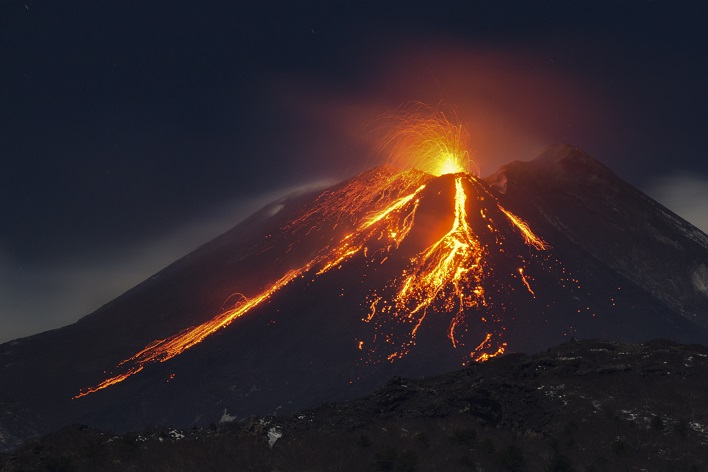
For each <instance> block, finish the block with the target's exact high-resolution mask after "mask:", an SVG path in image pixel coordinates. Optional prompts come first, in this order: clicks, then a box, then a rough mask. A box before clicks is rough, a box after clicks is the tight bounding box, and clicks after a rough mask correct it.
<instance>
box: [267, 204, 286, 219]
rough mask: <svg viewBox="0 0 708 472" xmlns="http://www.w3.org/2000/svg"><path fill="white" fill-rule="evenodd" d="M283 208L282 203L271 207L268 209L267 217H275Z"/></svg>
mask: <svg viewBox="0 0 708 472" xmlns="http://www.w3.org/2000/svg"><path fill="white" fill-rule="evenodd" d="M283 208H285V205H283V204H282V203H280V204H277V205H273V206H272V207H270V208H269V209H268V217H271V216H275V215H277V214H278V213H280V211H281V210H282V209H283Z"/></svg>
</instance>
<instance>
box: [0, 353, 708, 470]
mask: <svg viewBox="0 0 708 472" xmlns="http://www.w3.org/2000/svg"><path fill="white" fill-rule="evenodd" d="M707 397H708V347H705V346H698V345H681V344H677V343H673V342H669V341H652V342H648V343H644V344H642V345H638V344H627V343H617V342H605V341H596V340H588V341H575V342H568V343H565V344H562V345H560V346H558V347H554V348H552V349H548V350H545V351H543V352H541V353H539V354H535V355H531V356H528V355H523V354H511V355H507V356H503V357H499V358H495V359H490V360H489V361H488V362H485V363H473V364H471V365H470V366H468V367H466V368H464V369H462V370H458V371H455V372H451V373H447V374H443V375H440V376H434V377H429V378H425V379H405V378H401V377H395V378H393V379H391V380H390V381H389V382H387V383H386V384H385V385H383V386H382V387H380V388H378V389H376V391H374V392H373V393H372V394H370V395H367V396H366V397H363V398H360V399H356V400H350V401H347V402H341V403H328V404H326V405H323V406H322V407H319V408H316V409H312V410H304V411H300V412H297V413H294V414H290V415H280V416H276V417H264V418H250V419H249V420H248V421H245V422H226V423H222V424H219V425H211V426H210V427H206V428H198V427H193V428H190V429H186V430H181V429H175V428H165V429H148V430H143V431H140V432H133V433H129V434H125V435H121V436H117V435H114V434H110V433H105V432H101V431H98V430H95V429H93V428H89V427H86V426H81V425H73V426H71V427H67V428H64V429H62V430H61V431H58V432H55V433H52V434H49V435H47V436H45V437H42V438H41V439H38V440H35V441H32V442H31V443H30V444H27V445H26V446H24V447H22V448H21V449H19V450H17V451H16V452H14V453H13V454H8V455H6V456H4V457H3V456H2V455H1V454H0V470H3V471H7V472H10V471H19V470H76V471H92V470H102V471H109V470H116V471H122V470H193V471H202V470H203V471H219V470H253V471H264V472H266V471H272V470H282V471H291V470H292V471H295V470H341V471H352V472H353V471H386V470H401V471H404V470H405V471H420V472H422V471H439V470H446V471H467V470H501V471H514V470H529V471H536V470H538V471H541V470H551V471H572V470H575V471H584V470H590V471H625V470H686V471H700V470H706V467H708V455H707V454H706V453H705V450H706V443H708V401H707V400H708V398H707Z"/></svg>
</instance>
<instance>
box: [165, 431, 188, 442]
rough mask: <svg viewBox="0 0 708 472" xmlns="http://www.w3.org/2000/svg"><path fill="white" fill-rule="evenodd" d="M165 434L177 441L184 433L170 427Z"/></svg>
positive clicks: (182, 437)
mask: <svg viewBox="0 0 708 472" xmlns="http://www.w3.org/2000/svg"><path fill="white" fill-rule="evenodd" d="M167 434H168V435H169V436H170V437H171V438H172V439H174V440H175V441H179V440H180V439H184V433H182V432H180V431H177V430H176V429H171V430H170V431H169V432H168V433H167Z"/></svg>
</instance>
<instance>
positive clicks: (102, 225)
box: [0, 0, 708, 342]
mask: <svg viewBox="0 0 708 472" xmlns="http://www.w3.org/2000/svg"><path fill="white" fill-rule="evenodd" d="M432 3H433V2H429V3H419V2H347V3H344V2H342V3H338V2H283V3H277V2H265V1H263V2H245V1H221V2H217V1H200V2H197V1H189V2H186V1H174V0H173V1H152V2H151V1H142V2H137V1H98V0H92V1H66V2H57V1H49V0H47V1H42V2H39V1H34V0H26V1H19V2H18V1H14V0H5V1H3V2H1V3H0V58H1V59H2V61H1V62H0V64H2V66H1V69H0V197H1V198H0V216H1V217H2V220H1V221H2V222H1V223H0V342H4V341H8V340H10V339H14V338H16V337H19V336H26V335H30V334H33V333H36V332H40V331H43V330H46V329H50V328H55V327H59V326H63V325H66V324H68V323H71V322H73V321H75V320H76V319H78V318H79V317H81V316H83V315H85V314H88V313H90V312H91V311H93V310H94V309H96V308H98V307H99V306H100V305H102V304H103V303H106V302H108V301H110V300H111V299H112V298H114V297H116V296H117V295H119V294H120V293H122V292H124V291H125V290H127V289H129V288H130V287H132V286H134V285H136V284H137V283H139V282H140V281H142V280H144V279H145V278H147V277H149V276H150V275H151V274H153V273H154V272H157V271H158V270H160V269H161V268H162V267H164V266H166V265H167V264H169V263H170V262H172V261H174V260H176V259H177V258H179V257H181V256H182V255H184V254H186V253H187V252H189V251H190V250H192V249H194V248H196V247H197V246H198V245H200V244H202V243H204V242H206V241H208V240H210V239H211V238H213V237H215V236H217V235H218V234H220V233H221V232H223V231H225V230H227V229H228V228H230V227H231V226H233V225H234V224H236V223H237V222H238V221H240V220H241V219H243V218H244V217H245V216H247V215H248V214H250V213H251V212H253V211H254V210H256V209H257V208H259V207H260V206H262V205H264V204H266V203H267V202H269V201H271V200H273V199H275V198H277V197H278V196H281V195H283V194H286V193H289V192H292V191H295V190H297V189H299V188H302V187H304V186H312V185H324V184H325V183H327V182H330V183H333V182H336V181H338V180H341V179H342V178H345V177H348V176H351V175H354V174H356V173H358V172H360V171H362V170H364V169H366V168H368V167H371V166H374V165H377V164H380V163H382V161H383V158H382V156H381V155H380V154H377V152H376V150H375V147H376V146H375V144H376V143H375V136H376V129H377V122H378V121H377V120H378V119H379V118H380V117H381V116H382V115H385V114H390V113H392V112H393V111H394V110H395V109H396V108H397V107H399V106H401V105H402V104H405V103H409V102H414V101H423V102H425V103H428V104H430V105H438V104H441V103H444V104H446V105H449V106H451V107H453V108H454V109H455V110H456V111H457V118H458V119H459V121H460V122H462V123H465V124H466V125H467V126H468V129H469V132H470V135H471V142H472V147H473V149H472V152H473V155H474V157H475V158H476V160H477V162H478V164H479V166H480V168H481V172H482V175H487V174H490V173H492V172H494V171H495V170H496V169H497V168H498V167H499V166H500V165H502V164H504V163H507V162H510V161H513V160H528V159H532V158H533V157H535V156H536V155H537V154H539V153H540V152H541V151H542V150H543V149H544V148H545V147H546V146H548V145H550V144H553V143H557V142H564V143H569V144H573V145H576V146H578V147H580V148H582V149H584V150H585V151H587V152H589V153H590V154H591V155H593V156H594V157H596V158H597V159H599V160H600V161H602V162H604V163H605V164H606V165H608V166H609V167H610V168H612V169H613V170H614V171H615V172H616V173H617V174H619V175H620V176H621V177H623V178H624V179H625V180H627V181H629V182H630V183H632V184H633V185H635V186H637V187H639V188H640V189H642V190H643V191H645V192H647V193H648V194H649V195H651V196H652V197H654V198H656V199H657V200H659V201H660V202H661V203H663V204H664V205H666V206H668V207H669V208H670V209H672V210H673V211H675V212H677V213H679V214H680V215H682V216H683V217H684V218H686V219H688V220H689V221H691V222H692V223H694V224H695V225H696V226H698V227H700V228H702V229H703V230H704V231H708V159H707V158H708V151H707V150H708V85H707V84H708V27H706V25H707V24H708V14H706V13H705V12H704V11H703V10H702V9H701V8H700V5H701V3H702V2H693V3H691V2H668V1H666V2H659V1H634V2H617V1H613V2H598V1H593V2H571V1H543V2H533V1H524V2H521V1H519V2H504V1H501V2H500V1H474V0H467V1H462V2H435V3H436V5H433V4H432ZM296 4H298V5H296ZM412 4H415V5H412Z"/></svg>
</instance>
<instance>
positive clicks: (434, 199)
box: [74, 115, 572, 398]
mask: <svg viewBox="0 0 708 472" xmlns="http://www.w3.org/2000/svg"><path fill="white" fill-rule="evenodd" d="M402 123H403V125H404V126H403V128H401V129H398V130H397V131H396V132H395V133H394V134H393V135H391V136H390V137H389V140H388V143H387V145H389V146H393V147H394V148H393V151H391V152H392V156H393V157H392V161H393V162H394V163H398V164H401V163H408V165H409V167H413V165H412V164H415V163H416V162H424V163H427V164H426V165H423V166H421V167H424V168H427V170H428V171H427V172H424V171H420V170H417V169H412V168H411V169H410V170H403V171H392V170H390V169H388V168H385V169H383V170H378V171H376V170H375V171H370V172H368V173H365V174H362V175H361V176H359V177H356V178H354V179H351V180H350V181H348V182H345V183H344V184H341V185H339V186H337V187H335V188H333V189H330V190H325V191H324V192H323V193H322V194H320V196H319V197H318V198H317V199H315V200H314V201H313V202H312V203H311V204H310V205H309V206H306V207H305V208H303V209H302V210H301V212H300V214H299V216H297V217H296V218H294V219H293V220H291V221H290V222H289V223H288V224H287V225H285V226H284V227H283V228H281V231H283V232H284V233H285V234H287V235H289V236H292V239H293V241H294V242H293V244H295V241H297V239H298V235H303V234H310V233H312V232H317V231H332V232H334V229H335V228H338V231H339V234H343V235H342V236H341V237H338V238H335V239H334V240H332V242H330V243H329V244H326V245H325V246H324V247H322V248H321V250H320V251H319V252H317V253H316V255H314V256H312V257H311V258H310V259H309V260H308V261H307V262H306V263H304V264H302V265H301V266H300V267H297V268H295V269H292V270H288V271H287V272H284V273H281V274H280V275H279V277H278V278H277V279H275V280H274V281H273V282H271V283H270V284H269V285H268V286H266V287H264V288H263V289H262V291H260V292H259V293H254V294H251V295H249V296H248V297H246V296H244V295H240V294H239V296H238V301H237V303H236V304H235V306H232V307H231V308H229V309H227V310H224V311H222V312H221V313H218V314H217V315H216V316H214V317H213V318H212V319H211V320H209V321H207V322H205V323H202V324H200V325H197V326H193V327H190V328H188V329H185V330H183V331H181V332H179V333H177V334H175V335H174V336H171V337H168V338H166V339H158V340H155V341H153V342H151V343H150V344H148V345H147V346H145V348H144V349H142V350H141V351H139V352H137V353H135V354H134V355H133V356H131V357H129V358H127V359H125V360H124V361H122V362H121V363H119V364H118V365H117V366H116V368H115V369H114V373H113V374H111V376H110V377H108V378H107V379H105V380H103V381H102V382H100V383H98V384H97V385H95V386H92V387H89V388H86V389H83V390H81V391H80V393H78V394H77V395H76V396H75V397H74V398H80V397H83V396H86V395H89V394H90V393H93V392H96V391H98V390H101V389H105V388H107V387H109V386H111V385H115V384H117V383H120V382H122V381H124V380H125V379H127V378H129V377H130V376H132V375H135V374H137V373H139V372H140V371H141V370H143V369H144V368H145V367H146V366H147V365H148V364H151V363H156V362H166V361H168V360H170V359H172V358H173V357H175V356H178V355H180V354H181V353H183V352H184V351H186V350H188V349H190V348H191V347H193V346H195V345H197V344H199V343H201V342H202V341H204V340H205V339H206V338H208V337H209V336H211V335H212V334H214V333H216V332H217V331H219V330H220V329H222V328H225V327H226V326H229V325H230V324H231V323H232V322H233V321H234V320H236V319H238V318H240V317H241V316H244V315H246V314H248V313H249V312H250V311H251V310H253V309H254V308H255V307H257V306H259V305H261V304H263V303H264V302H266V301H268V300H270V299H271V298H272V297H273V296H274V295H275V294H277V293H278V292H279V291H280V290H281V289H282V288H284V287H285V286H287V285H289V284H291V283H292V282H293V281H295V280H297V279H304V280H308V281H309V284H310V285H315V284H317V281H318V279H319V278H320V277H322V276H324V275H325V274H327V273H329V272H330V271H332V270H333V269H336V268H341V269H342V270H355V269H353V267H357V268H359V267H364V269H363V270H364V272H365V273H362V274H359V275H360V278H361V279H362V280H363V279H366V280H372V281H375V282H373V285H371V286H369V287H368V288H367V290H368V296H367V297H366V298H365V299H364V300H360V303H361V306H362V322H364V323H367V324H368V325H369V326H371V336H370V337H369V338H368V339H351V340H349V341H350V342H351V343H354V344H355V345H356V346H357V347H358V348H359V349H360V350H361V352H362V357H361V360H362V361H363V362H364V363H376V362H386V361H388V362H395V361H396V360H397V359H401V358H403V357H404V356H406V355H407V354H408V353H410V352H411V350H412V349H414V346H415V345H416V341H417V339H418V337H419V333H420V331H421V329H422V328H423V327H425V326H426V324H436V323H437V324H440V323H441V322H442V323H444V324H445V326H446V329H445V333H446V336H447V340H446V341H445V342H446V343H447V344H448V345H449V346H451V347H452V348H454V349H456V350H458V351H459V352H460V360H461V361H462V362H463V363H464V362H466V361H470V360H474V361H484V360H487V359H489V358H490V357H494V356H497V355H499V354H502V353H504V352H505V350H507V349H508V348H509V346H507V342H506V341H505V331H506V327H505V320H507V319H509V317H516V316H522V315H523V309H522V307H523V306H524V305H525V304H528V303H533V302H534V300H536V298H537V297H538V294H537V290H535V289H534V280H535V278H536V277H538V276H544V277H549V276H550V277H553V278H555V280H556V281H558V280H560V283H563V279H562V277H565V276H564V275H561V276H559V275H558V274H564V273H565V271H564V270H562V269H559V268H558V263H557V261H554V260H553V258H552V257H551V256H550V254H549V251H548V249H549V246H548V244H547V243H546V242H545V241H543V240H542V239H541V238H540V237H538V236H537V235H536V234H535V233H534V232H533V230H532V229H531V228H530V227H529V225H528V224H526V223H525V222H524V221H523V220H522V219H521V218H519V217H518V216H517V215H514V214H513V213H511V212H510V211H508V210H506V209H504V208H503V207H502V205H501V204H500V202H499V201H498V199H497V197H496V195H495V193H494V191H493V190H492V189H491V187H490V186H489V185H488V184H486V183H485V182H484V181H482V180H481V179H479V178H478V177H477V176H476V175H474V174H473V173H469V172H467V170H468V169H470V168H472V167H474V165H473V163H472V161H471V160H470V159H469V154H468V153H467V151H466V150H465V148H464V146H466V140H467V135H466V133H465V131H464V130H463V128H462V127H458V126H455V125H452V124H451V123H450V122H449V121H447V119H446V118H445V117H444V116H433V117H432V118H430V117H428V118H421V117H420V116H412V115H411V116H406V117H404V119H403V120H402ZM421 156H423V157H421ZM421 159H422V161H421ZM432 174H437V175H439V176H438V177H436V176H434V175H432ZM334 234H337V233H336V232H334ZM566 279H567V280H569V281H570V280H572V279H569V278H567V277H566ZM343 341H346V340H343Z"/></svg>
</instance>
